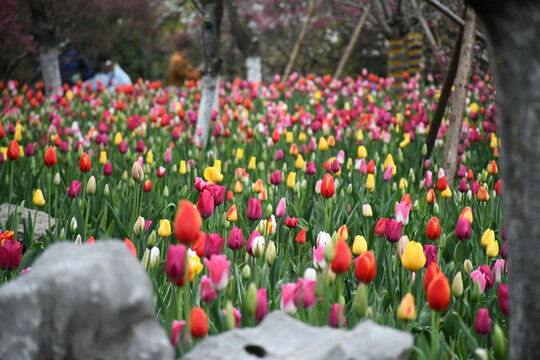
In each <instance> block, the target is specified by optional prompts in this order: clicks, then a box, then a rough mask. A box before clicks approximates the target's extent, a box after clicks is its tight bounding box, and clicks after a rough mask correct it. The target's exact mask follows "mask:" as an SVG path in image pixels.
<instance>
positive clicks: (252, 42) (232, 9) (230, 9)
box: [224, 0, 262, 83]
mask: <svg viewBox="0 0 540 360" xmlns="http://www.w3.org/2000/svg"><path fill="white" fill-rule="evenodd" d="M224 1H225V6H226V7H227V14H228V15H229V22H230V26H231V33H232V35H233V38H234V42H235V44H236V47H237V48H238V49H239V50H240V52H242V55H244V58H245V61H246V72H247V79H248V80H249V81H251V82H255V83H257V82H259V81H261V80H262V70H261V52H260V47H259V40H258V39H257V38H256V37H255V36H253V34H252V33H251V31H250V30H249V29H248V27H247V26H245V25H244V24H242V23H241V22H240V20H239V19H238V9H237V7H236V2H235V1H234V0H224Z"/></svg>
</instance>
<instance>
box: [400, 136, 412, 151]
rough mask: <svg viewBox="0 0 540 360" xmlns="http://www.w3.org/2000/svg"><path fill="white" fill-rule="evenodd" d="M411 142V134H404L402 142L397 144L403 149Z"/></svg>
mask: <svg viewBox="0 0 540 360" xmlns="http://www.w3.org/2000/svg"><path fill="white" fill-rule="evenodd" d="M410 142H411V134H409V133H404V134H403V141H401V142H400V143H399V147H400V148H402V149H404V148H405V147H406V146H407V145H409V144H410Z"/></svg>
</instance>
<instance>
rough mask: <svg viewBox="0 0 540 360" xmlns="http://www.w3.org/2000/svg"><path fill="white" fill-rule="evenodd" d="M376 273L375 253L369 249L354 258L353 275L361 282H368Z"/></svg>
mask: <svg viewBox="0 0 540 360" xmlns="http://www.w3.org/2000/svg"><path fill="white" fill-rule="evenodd" d="M376 273H377V262H376V260H375V255H373V253H372V252H371V251H366V252H365V253H363V254H362V255H360V256H359V257H357V258H356V259H354V275H355V276H356V278H357V279H358V280H359V281H361V282H363V283H369V282H372V281H373V279H375V275H376Z"/></svg>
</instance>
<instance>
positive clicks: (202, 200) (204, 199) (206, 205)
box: [197, 189, 214, 218]
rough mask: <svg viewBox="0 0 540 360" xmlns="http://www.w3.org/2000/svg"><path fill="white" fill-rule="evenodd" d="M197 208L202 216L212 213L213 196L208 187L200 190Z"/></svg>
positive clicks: (206, 216)
mask: <svg viewBox="0 0 540 360" xmlns="http://www.w3.org/2000/svg"><path fill="white" fill-rule="evenodd" d="M197 209H198V210H199V212H200V213H201V216H202V217H203V218H208V217H210V216H212V214H213V213H214V196H213V195H212V193H211V192H210V191H209V190H208V189H204V190H203V191H202V192H201V195H200V196H199V202H198V203H197Z"/></svg>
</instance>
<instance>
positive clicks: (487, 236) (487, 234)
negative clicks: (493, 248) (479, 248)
mask: <svg viewBox="0 0 540 360" xmlns="http://www.w3.org/2000/svg"><path fill="white" fill-rule="evenodd" d="M494 240H495V232H494V231H493V230H491V229H486V231H484V234H483V235H482V240H481V241H482V245H483V246H484V247H487V246H488V245H489V243H491V242H492V241H494Z"/></svg>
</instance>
